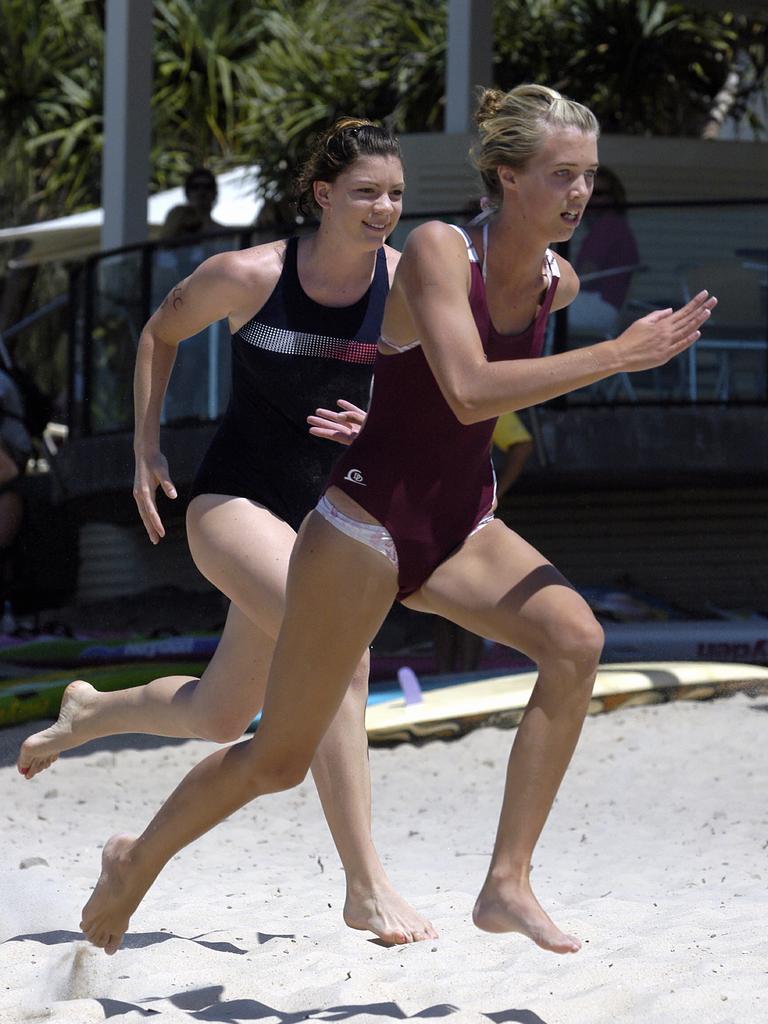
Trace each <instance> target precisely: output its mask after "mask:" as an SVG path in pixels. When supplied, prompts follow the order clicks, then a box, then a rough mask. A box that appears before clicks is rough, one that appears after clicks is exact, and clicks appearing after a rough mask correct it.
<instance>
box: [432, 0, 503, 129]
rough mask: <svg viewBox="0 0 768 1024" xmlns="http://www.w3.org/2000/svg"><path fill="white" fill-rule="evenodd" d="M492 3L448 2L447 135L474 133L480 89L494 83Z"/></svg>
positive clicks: (473, 0)
mask: <svg viewBox="0 0 768 1024" xmlns="http://www.w3.org/2000/svg"><path fill="white" fill-rule="evenodd" d="M492 15H493V0H448V53H447V60H446V69H445V79H446V81H445V129H444V130H445V131H446V132H471V131H472V129H473V125H472V114H473V111H474V108H475V98H474V90H475V86H477V85H485V86H488V85H491V83H492V81H493V64H492V60H493V19H492Z"/></svg>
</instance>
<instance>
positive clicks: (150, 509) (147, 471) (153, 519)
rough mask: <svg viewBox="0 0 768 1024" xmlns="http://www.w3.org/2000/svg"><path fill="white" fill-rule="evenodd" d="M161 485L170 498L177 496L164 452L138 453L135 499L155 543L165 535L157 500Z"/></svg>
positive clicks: (134, 486) (134, 483) (134, 487)
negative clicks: (149, 454)
mask: <svg viewBox="0 0 768 1024" xmlns="http://www.w3.org/2000/svg"><path fill="white" fill-rule="evenodd" d="M158 486H159V487H161V488H162V489H163V493H164V494H165V495H166V497H168V498H175V497H176V488H175V487H174V486H173V483H172V481H171V477H170V474H169V472H168V460H167V459H166V458H165V456H164V455H163V454H162V452H156V453H155V454H154V455H151V456H141V455H138V454H137V455H136V473H135V475H134V479H133V500H134V501H135V502H136V505H137V506H138V509H139V515H140V516H141V521H142V522H143V523H144V529H145V530H146V531H147V534H148V535H149V539H150V540H151V541H152V543H153V544H157V543H158V542H159V541H160V540H161V539H162V538H163V537H164V536H165V527H164V526H163V522H162V520H161V519H160V515H159V513H158V511H157V504H156V502H155V494H156V492H157V488H158Z"/></svg>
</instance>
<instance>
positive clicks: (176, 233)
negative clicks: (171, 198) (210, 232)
mask: <svg viewBox="0 0 768 1024" xmlns="http://www.w3.org/2000/svg"><path fill="white" fill-rule="evenodd" d="M202 230H203V220H202V218H201V216H200V214H199V213H198V212H197V210H196V209H195V208H194V206H191V205H190V204H189V203H179V205H178V206H172V207H171V209H170V210H169V211H168V214H167V215H166V218H165V223H164V224H163V227H162V230H161V232H160V238H161V239H162V241H164V242H175V241H177V240H179V241H181V240H183V239H186V238H195V237H196V236H197V235H199V234H201V233H202Z"/></svg>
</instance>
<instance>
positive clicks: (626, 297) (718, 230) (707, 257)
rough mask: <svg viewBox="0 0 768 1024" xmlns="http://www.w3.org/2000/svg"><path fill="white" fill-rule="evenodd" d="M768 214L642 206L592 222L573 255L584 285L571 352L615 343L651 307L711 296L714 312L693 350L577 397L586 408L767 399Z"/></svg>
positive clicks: (571, 318)
mask: <svg viewBox="0 0 768 1024" xmlns="http://www.w3.org/2000/svg"><path fill="white" fill-rule="evenodd" d="M766 239H768V206H766V205H763V204H760V205H758V204H754V205H751V204H745V205H740V204H739V205H725V204H702V205H685V206H642V207H637V208H630V209H628V210H626V211H623V212H620V211H617V210H615V209H603V210H594V211H592V212H591V214H590V213H588V214H587V217H586V218H585V221H584V223H583V224H582V226H581V227H580V228H579V230H578V231H577V232H576V234H575V236H574V239H573V242H572V243H571V245H570V247H569V251H568V258H569V260H571V262H572V263H573V265H574V266H575V268H576V270H577V272H578V273H579V276H580V278H581V282H582V289H581V293H580V294H579V296H578V297H577V298H576V300H575V301H574V302H573V304H572V305H571V306H569V307H568V311H567V319H568V329H567V339H568V340H567V347H569V348H573V347H576V346H579V345H585V344H589V343H591V342H593V341H598V340H601V339H603V338H610V337H615V336H616V334H618V333H619V332H620V331H622V330H623V329H624V328H625V327H626V326H628V324H630V323H631V322H632V321H633V320H634V319H636V318H637V317H639V316H643V315H644V314H645V313H646V312H649V311H650V310H652V309H660V308H664V307H667V306H679V305H680V304H681V303H683V302H685V301H687V300H688V299H689V298H690V297H691V296H692V295H695V294H696V292H698V291H699V290H700V289H701V288H706V289H707V290H708V291H710V292H711V293H713V294H715V295H717V297H718V306H717V309H716V310H715V312H714V314H713V316H712V318H711V319H710V320H709V321H708V323H707V325H706V327H705V328H704V330H703V332H702V337H701V339H700V340H699V341H698V342H697V344H696V345H695V346H694V348H693V349H691V350H689V351H688V352H686V353H683V354H682V355H680V356H678V357H677V358H676V359H675V360H673V361H672V362H670V363H668V364H667V365H666V366H663V367H660V368H659V369H656V370H649V371H646V372H644V373H636V374H631V375H630V374H623V375H619V376H618V377H614V378H610V379H609V380H607V381H602V382H600V383H598V384H595V385H593V386H592V387H590V388H584V389H582V390H581V391H578V392H574V393H573V394H571V395H569V396H568V399H567V400H568V402H569V403H570V404H581V403H585V402H606V401H610V402H659V401H661V402H667V401H670V400H671V401H692V402H696V401H710V402H711V401H718V402H755V401H765V400H766V398H768V365H767V363H766V352H767V350H768V338H767V332H766V324H767V322H768V304H767V301H766V300H767V298H768V247H767V246H766Z"/></svg>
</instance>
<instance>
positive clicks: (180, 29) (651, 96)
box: [0, 0, 768, 224]
mask: <svg viewBox="0 0 768 1024" xmlns="http://www.w3.org/2000/svg"><path fill="white" fill-rule="evenodd" d="M104 8H105V3H104V0H36V2H35V3H30V2H29V0H0V24H2V25H3V32H2V34H0V124H1V125H2V132H3V138H4V142H5V147H4V158H5V159H4V161H3V164H2V166H0V221H2V223H4V224H9V223H19V222H23V221H27V220H30V219H32V220H40V219H44V218H45V217H49V216H56V215H60V214H64V213H70V212H74V211H76V210H78V209H82V208H85V207H87V206H92V205H95V204H96V203H98V198H99V192H100V164H101V148H102V123H101V118H102V113H101V111H102V77H103V74H102V64H103V46H104V39H103V22H104ZM446 16H447V4H446V0H410V2H409V3H407V4H394V3H392V2H391V0H227V2H226V3H222V2H221V0H155V7H154V26H155V42H154V54H153V56H154V89H153V148H152V187H153V189H159V188H165V187H169V186H171V185H174V184H177V183H178V182H179V181H180V180H181V179H182V178H183V176H184V174H185V173H186V172H187V171H188V170H189V169H190V168H191V167H193V166H195V165H198V164H206V165H208V166H210V167H211V168H212V169H213V170H214V171H219V170H223V169H225V168H228V167H232V166H234V165H237V164H250V163H255V164H258V165H259V166H260V167H261V168H262V178H261V181H260V182H259V186H258V187H259V188H260V189H261V191H262V193H263V194H264V195H265V196H266V197H268V198H271V199H274V200H276V201H279V200H281V199H282V198H283V197H284V196H285V195H286V193H287V191H288V189H289V185H290V180H291V177H292V174H293V171H294V169H295V167H296V165H297V163H298V162H299V161H300V159H301V157H302V155H303V153H304V149H305V145H306V141H307V136H308V135H311V134H312V133H314V132H315V131H318V130H320V129H321V128H322V127H324V126H325V125H326V124H327V123H328V122H329V121H330V120H332V119H333V118H334V117H335V116H337V115H339V114H342V113H353V114H360V115H364V116H368V117H372V118H375V119H380V120H383V121H385V122H386V123H387V124H388V125H390V126H391V127H392V128H394V129H395V130H396V131H401V132H402V131H432V130H440V128H441V127H442V117H443V82H444V68H445V50H446ZM494 32H495V55H494V66H495V78H496V84H498V85H499V86H501V87H502V88H509V87H510V86H512V85H515V84H517V83H519V82H522V81H544V82H549V83H551V84H553V85H555V86H556V87H559V88H561V89H563V91H565V92H567V93H568V94H569V95H572V96H574V97H575V98H577V99H580V100H582V101H583V102H585V103H588V104H589V105H590V106H592V107H593V109H594V110H595V112H596V113H597V115H598V117H599V118H600V120H601V121H602V123H603V125H604V128H605V130H607V131H622V132H630V133H654V134H661V135H669V134H674V135H696V134H698V133H699V132H700V131H701V128H702V125H703V123H704V121H705V119H706V116H707V112H708V110H709V108H710V107H711V104H712V101H713V98H714V96H715V95H716V94H717V92H718V90H719V89H720V88H721V87H722V84H723V82H724V81H725V78H726V75H727V72H728V70H729V68H731V67H732V66H733V65H734V64H735V63H736V62H737V61H738V62H740V66H741V67H742V68H744V69H745V71H744V74H743V75H742V76H741V79H740V84H739V93H738V95H737V98H736V99H737V102H736V108H735V109H736V112H737V113H738V112H739V111H743V109H744V105H745V102H746V98H747V96H748V95H749V93H750V91H754V90H757V89H760V88H765V86H766V83H767V82H768V73H767V71H766V68H768V27H766V24H765V23H762V24H757V23H754V22H752V21H750V20H749V19H748V18H746V17H744V16H735V15H733V14H729V13H721V14H719V15H715V14H708V13H706V12H704V11H697V10H695V9H694V7H693V6H689V5H687V4H683V3H680V2H675V3H673V2H667V0H495V4H494Z"/></svg>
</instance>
